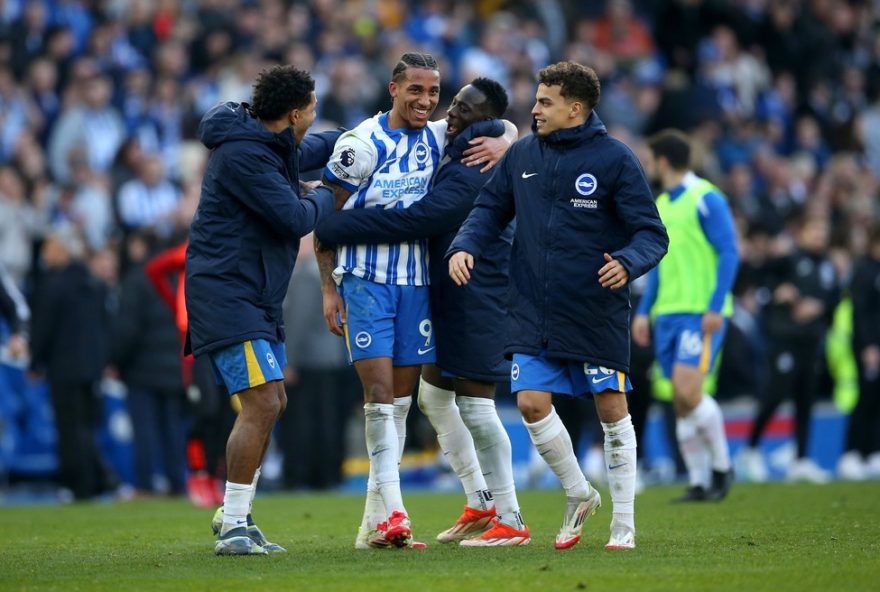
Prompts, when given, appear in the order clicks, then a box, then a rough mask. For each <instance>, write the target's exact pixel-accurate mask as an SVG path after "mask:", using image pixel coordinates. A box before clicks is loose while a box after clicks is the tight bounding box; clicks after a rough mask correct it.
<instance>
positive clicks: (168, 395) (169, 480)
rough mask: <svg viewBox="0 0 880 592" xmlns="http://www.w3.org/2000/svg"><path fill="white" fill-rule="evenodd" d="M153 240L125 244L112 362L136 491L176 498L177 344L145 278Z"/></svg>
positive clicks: (138, 238)
mask: <svg viewBox="0 0 880 592" xmlns="http://www.w3.org/2000/svg"><path fill="white" fill-rule="evenodd" d="M153 242H154V239H153V237H152V236H151V234H150V233H149V232H138V233H134V234H132V235H130V236H129V238H128V240H127V241H126V248H127V251H128V260H129V263H130V264H131V268H130V269H129V271H128V273H127V274H126V275H125V277H124V278H123V280H122V285H121V295H120V301H119V312H118V314H117V315H116V318H115V320H114V323H113V331H112V334H111V337H112V339H111V350H110V353H111V361H112V363H113V365H114V366H115V368H116V370H117V371H118V372H119V375H120V378H121V379H122V382H124V383H125V386H126V387H128V413H129V415H130V416H131V420H132V426H133V428H134V468H135V483H134V485H135V487H136V488H137V489H138V490H140V491H143V492H147V493H149V492H160V493H170V494H172V495H180V494H183V493H184V492H185V487H184V459H185V450H186V446H185V442H184V427H183V420H184V416H185V413H184V404H185V394H184V391H183V375H182V373H181V368H180V340H179V337H178V332H177V327H176V326H175V323H174V318H173V317H172V315H171V311H170V310H169V309H168V307H167V306H166V305H165V303H163V302H162V299H161V298H160V297H159V294H158V293H157V292H156V290H155V289H153V286H152V285H151V284H150V282H149V280H148V279H147V275H146V273H145V272H144V262H145V261H146V259H147V257H148V255H149V254H150V251H151V250H152V243H153Z"/></svg>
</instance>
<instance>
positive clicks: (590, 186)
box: [574, 173, 599, 195]
mask: <svg viewBox="0 0 880 592" xmlns="http://www.w3.org/2000/svg"><path fill="white" fill-rule="evenodd" d="M598 187H599V182H598V181H596V177H594V176H593V175H591V174H590V173H584V174H583V175H581V176H580V177H578V178H577V180H576V181H575V182H574V188H575V189H576V190H577V192H578V193H580V194H581V195H593V194H594V193H595V192H596V189H597V188H598Z"/></svg>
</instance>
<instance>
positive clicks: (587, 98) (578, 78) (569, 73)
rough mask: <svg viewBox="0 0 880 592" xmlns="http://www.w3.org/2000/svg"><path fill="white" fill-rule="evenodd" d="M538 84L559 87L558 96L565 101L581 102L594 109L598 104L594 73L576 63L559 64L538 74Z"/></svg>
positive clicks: (599, 92) (597, 87) (597, 89)
mask: <svg viewBox="0 0 880 592" xmlns="http://www.w3.org/2000/svg"><path fill="white" fill-rule="evenodd" d="M538 82H540V83H541V84H545V85H547V86H560V87H561V88H560V90H559V94H561V95H562V96H563V97H565V98H566V99H570V100H575V101H583V102H584V103H586V104H587V107H589V108H590V109H594V108H595V107H596V105H598V104H599V98H600V96H601V94H602V93H601V88H600V85H599V76H598V75H597V74H596V72H595V71H594V70H593V69H592V68H590V67H588V66H584V65H582V64H578V63H576V62H559V63H556V64H552V65H550V66H547V67H546V68H543V69H542V70H541V71H540V72H538Z"/></svg>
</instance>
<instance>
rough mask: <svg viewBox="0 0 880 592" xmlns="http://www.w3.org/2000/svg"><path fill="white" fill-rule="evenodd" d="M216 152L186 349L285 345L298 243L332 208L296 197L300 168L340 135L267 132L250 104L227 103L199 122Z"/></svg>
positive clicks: (195, 254)
mask: <svg viewBox="0 0 880 592" xmlns="http://www.w3.org/2000/svg"><path fill="white" fill-rule="evenodd" d="M198 133H199V138H200V139H201V141H202V143H203V144H204V145H205V146H207V147H208V148H209V149H210V150H211V154H210V156H209V158H208V164H207V167H206V169H205V175H204V178H203V179H202V194H201V199H200V200H199V207H198V210H197V211H196V215H195V218H194V219H193V223H192V227H191V228H190V237H189V247H188V248H187V252H186V288H185V291H186V308H187V313H188V320H189V328H188V333H187V344H186V347H185V353H189V352H190V351H192V353H194V354H195V355H200V354H203V353H207V352H211V351H215V350H217V349H221V348H223V347H226V346H228V345H232V344H234V343H241V342H244V341H247V340H250V339H266V340H269V341H283V340H284V323H283V320H282V315H281V304H282V302H283V301H284V295H285V293H286V291H287V285H288V282H289V281H290V274H291V272H292V271H293V265H294V262H295V261H296V256H297V253H298V252H299V241H300V238H301V237H303V236H304V235H306V234H308V233H309V232H311V231H312V229H313V228H314V227H315V224H316V223H317V221H318V220H319V219H320V218H322V217H323V216H325V215H327V214H328V213H329V212H330V211H331V210H333V194H332V191H331V190H330V189H329V188H327V187H319V188H318V189H316V190H314V191H312V192H311V193H309V194H307V195H302V196H301V195H300V193H299V171H300V170H303V171H308V170H314V169H320V168H322V167H323V166H324V165H325V164H326V163H327V160H328V159H329V158H330V154H331V152H332V150H333V145H334V143H335V142H336V138H338V137H339V134H340V132H339V131H332V132H323V133H320V134H312V135H309V136H306V137H305V138H304V139H303V141H302V143H301V144H300V145H299V146H296V142H295V138H294V135H293V132H292V130H291V129H289V128H288V129H286V130H285V131H283V132H281V133H277V134H276V133H273V132H271V131H269V130H268V129H267V128H266V127H265V126H264V125H263V124H262V123H261V122H260V121H259V120H258V119H256V117H254V116H253V114H252V113H251V111H250V108H249V106H248V105H247V104H246V103H240V104H239V103H232V102H227V103H221V104H219V105H217V106H216V107H214V108H213V109H211V110H210V111H208V113H206V114H205V116H204V118H203V119H202V121H201V123H200V124H199V130H198Z"/></svg>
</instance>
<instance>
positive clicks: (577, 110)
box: [532, 84, 589, 137]
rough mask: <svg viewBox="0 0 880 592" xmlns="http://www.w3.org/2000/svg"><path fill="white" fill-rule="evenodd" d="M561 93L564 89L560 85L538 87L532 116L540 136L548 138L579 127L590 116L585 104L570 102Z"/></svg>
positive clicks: (540, 85)
mask: <svg viewBox="0 0 880 592" xmlns="http://www.w3.org/2000/svg"><path fill="white" fill-rule="evenodd" d="M561 91H562V87H561V86H559V85H553V86H547V85H546V84H539V85H538V92H536V93H535V106H534V107H532V116H533V117H534V118H535V126H536V127H537V130H538V135H539V136H542V137H543V136H548V135H550V134H552V133H553V132H555V131H556V130H560V129H563V128H567V127H575V126H578V125H580V124H582V123H583V122H584V121H586V119H587V118H586V116H587V115H589V111H586V110H585V106H584V104H583V103H581V102H580V101H569V100H568V99H566V98H565V97H563V96H562V94H560V92H561Z"/></svg>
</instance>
